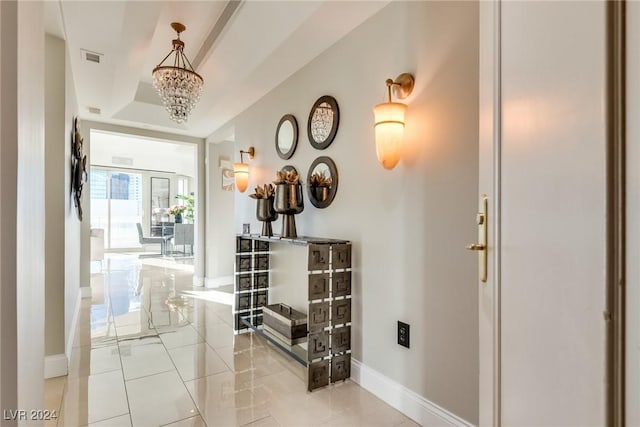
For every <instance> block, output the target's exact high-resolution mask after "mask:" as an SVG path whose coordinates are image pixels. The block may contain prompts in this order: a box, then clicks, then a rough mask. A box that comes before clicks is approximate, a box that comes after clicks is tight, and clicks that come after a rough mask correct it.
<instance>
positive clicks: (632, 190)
mask: <svg viewBox="0 0 640 427" xmlns="http://www.w3.org/2000/svg"><path fill="white" fill-rule="evenodd" d="M639 73H640V3H638V2H628V3H627V76H628V78H627V153H626V154H627V186H628V187H627V193H626V194H627V212H626V214H627V262H626V267H627V271H626V279H627V295H626V298H627V308H626V315H627V319H626V320H627V330H626V334H627V336H626V345H627V348H626V358H627V366H626V369H627V382H626V386H627V406H626V409H627V420H626V421H627V425H629V426H633V425H640V403H639V402H640V364H639V363H638V361H639V360H640V263H639V262H638V259H640V144H639V143H638V142H639V141H640V122H639V121H638V120H637V117H638V114H640V79H638V78H636V76H638V75H639Z"/></svg>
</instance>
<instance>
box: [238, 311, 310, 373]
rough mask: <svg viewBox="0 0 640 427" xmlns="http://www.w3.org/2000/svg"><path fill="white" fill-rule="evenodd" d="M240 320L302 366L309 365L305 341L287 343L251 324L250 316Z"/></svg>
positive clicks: (260, 326) (259, 326)
mask: <svg viewBox="0 0 640 427" xmlns="http://www.w3.org/2000/svg"><path fill="white" fill-rule="evenodd" d="M240 320H241V321H242V323H243V324H244V325H245V326H247V327H248V328H249V329H251V330H252V331H253V333H255V334H257V335H260V336H261V337H263V338H264V339H266V340H267V341H269V342H270V343H272V344H273V345H275V346H276V347H278V348H279V349H280V350H282V351H284V352H285V353H287V354H288V355H290V356H291V357H292V358H293V359H294V360H295V361H296V362H298V363H300V364H301V365H302V366H309V361H308V360H307V356H308V353H307V343H306V342H304V343H300V344H295V345H289V344H288V343H286V342H284V341H282V340H281V339H279V338H277V337H276V336H275V335H273V334H271V333H269V332H268V331H265V330H264V329H263V328H262V325H255V324H253V323H252V322H251V320H250V318H248V317H241V318H240Z"/></svg>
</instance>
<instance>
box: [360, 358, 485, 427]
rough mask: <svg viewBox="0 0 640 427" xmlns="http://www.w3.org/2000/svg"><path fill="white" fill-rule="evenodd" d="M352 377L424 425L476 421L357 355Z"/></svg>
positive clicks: (461, 423) (436, 426)
mask: <svg viewBox="0 0 640 427" xmlns="http://www.w3.org/2000/svg"><path fill="white" fill-rule="evenodd" d="M351 380H353V381H355V382H356V383H358V384H359V385H360V387H362V388H364V389H365V390H367V391H369V392H371V393H373V394H374V395H376V396H377V397H378V398H380V399H382V400H383V401H385V402H386V403H387V404H389V405H391V406H393V407H394V408H396V409H397V410H398V411H400V412H402V413H403V414H405V415H406V416H407V417H409V418H411V419H412V420H414V421H415V422H417V423H418V424H420V425H422V426H425V427H427V426H428V427H440V426H443V425H451V426H464V427H471V426H473V424H471V423H469V422H467V421H465V420H463V419H462V418H460V417H458V416H457V415H455V414H452V413H451V412H449V411H447V410H446V409H444V408H442V407H441V406H438V405H436V404H435V403H433V402H431V401H429V400H427V399H425V398H424V397H422V396H420V395H419V394H417V393H415V392H413V391H411V390H409V389H408V388H406V387H405V386H403V385H402V384H399V383H397V382H395V381H394V380H392V379H390V378H388V377H386V376H384V375H382V374H381V373H380V372H378V371H376V370H374V369H371V368H370V367H368V366H367V365H364V364H362V363H361V362H360V361H359V360H356V359H353V358H351Z"/></svg>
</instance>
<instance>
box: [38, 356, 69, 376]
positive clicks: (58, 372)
mask: <svg viewBox="0 0 640 427" xmlns="http://www.w3.org/2000/svg"><path fill="white" fill-rule="evenodd" d="M68 366H69V360H68V359H67V356H66V355H64V354H54V355H51V356H45V358H44V379H45V380H46V379H49V378H55V377H62V376H64V375H67V372H68V370H67V367H68Z"/></svg>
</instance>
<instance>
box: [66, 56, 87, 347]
mask: <svg viewBox="0 0 640 427" xmlns="http://www.w3.org/2000/svg"><path fill="white" fill-rule="evenodd" d="M70 55H71V52H69V50H68V48H67V47H66V44H65V105H64V107H65V110H64V111H65V114H64V178H63V179H64V223H65V226H64V228H65V243H64V258H65V260H66V262H65V264H64V283H65V290H64V308H65V310H64V325H65V326H64V330H65V334H64V335H65V338H64V340H65V343H66V349H67V351H66V354H67V357H70V356H71V347H72V344H73V341H72V339H73V333H74V331H73V330H72V329H71V328H72V327H73V326H74V323H73V321H74V316H75V314H76V312H77V310H78V303H79V298H78V297H79V292H80V265H81V261H80V260H81V255H80V254H81V253H82V252H81V249H80V221H79V220H78V215H77V213H76V208H75V206H74V204H73V194H72V193H71V134H72V132H73V119H74V118H75V117H76V115H77V114H78V101H77V99H76V93H75V89H74V86H73V74H72V71H71V62H70V57H69V56H70ZM85 191H87V190H85Z"/></svg>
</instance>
